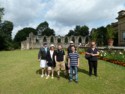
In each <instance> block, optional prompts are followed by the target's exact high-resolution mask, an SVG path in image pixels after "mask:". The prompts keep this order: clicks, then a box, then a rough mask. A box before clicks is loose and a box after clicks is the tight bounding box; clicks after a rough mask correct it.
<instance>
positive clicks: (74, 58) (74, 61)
mask: <svg viewBox="0 0 125 94" xmlns="http://www.w3.org/2000/svg"><path fill="white" fill-rule="evenodd" d="M71 50H72V53H69V55H68V67H69V68H70V74H69V82H72V79H73V71H74V72H75V82H76V83H78V67H79V54H78V53H77V52H76V48H75V46H72V47H71Z"/></svg>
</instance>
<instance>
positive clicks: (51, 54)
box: [50, 50, 54, 59]
mask: <svg viewBox="0 0 125 94" xmlns="http://www.w3.org/2000/svg"><path fill="white" fill-rule="evenodd" d="M53 53H54V51H53V50H50V56H51V58H52V59H53Z"/></svg>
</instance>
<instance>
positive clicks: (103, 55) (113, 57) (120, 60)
mask: <svg viewBox="0 0 125 94" xmlns="http://www.w3.org/2000/svg"><path fill="white" fill-rule="evenodd" d="M99 59H101V60H104V61H108V62H110V63H113V64H117V65H121V66H124V67H125V52H124V51H115V50H107V51H103V50H101V51H100V55H99Z"/></svg>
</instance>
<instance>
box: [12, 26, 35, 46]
mask: <svg viewBox="0 0 125 94" xmlns="http://www.w3.org/2000/svg"><path fill="white" fill-rule="evenodd" d="M31 32H33V34H36V29H34V28H31V27H26V28H23V29H21V30H19V31H18V32H17V34H16V35H15V38H14V42H15V48H20V46H21V41H23V40H26V37H28V36H29V33H31Z"/></svg>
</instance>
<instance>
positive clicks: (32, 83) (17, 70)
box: [0, 50, 125, 94]
mask: <svg viewBox="0 0 125 94" xmlns="http://www.w3.org/2000/svg"><path fill="white" fill-rule="evenodd" d="M37 53H38V50H27V51H26V50H24V51H20V50H16V51H2V52H0V94H125V67H121V66H118V65H114V64H111V63H108V62H105V61H99V62H98V75H99V76H98V77H94V76H92V77H89V76H88V64H87V61H86V60H85V59H84V56H80V69H79V73H78V75H79V83H78V84H76V83H75V82H72V83H68V79H66V78H64V77H63V76H62V77H61V79H60V80H59V81H58V80H57V78H56V77H55V78H54V79H53V80H52V79H48V80H46V79H45V78H40V70H39V62H38V60H37Z"/></svg>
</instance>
